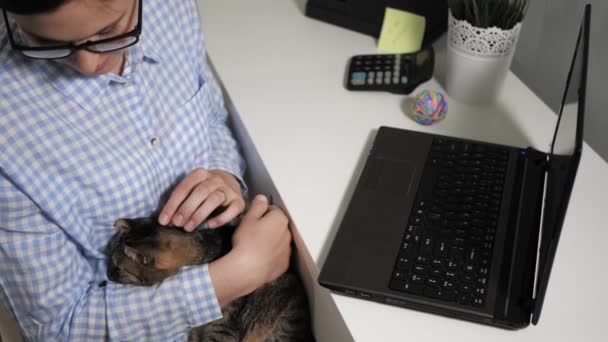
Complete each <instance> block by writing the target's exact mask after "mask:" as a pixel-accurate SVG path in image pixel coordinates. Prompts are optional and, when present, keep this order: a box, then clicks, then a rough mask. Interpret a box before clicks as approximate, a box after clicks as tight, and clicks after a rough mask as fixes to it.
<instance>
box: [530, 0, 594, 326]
mask: <svg viewBox="0 0 608 342" xmlns="http://www.w3.org/2000/svg"><path fill="white" fill-rule="evenodd" d="M590 15H591V7H590V6H589V5H587V6H586V7H585V17H584V21H583V25H582V27H581V30H580V33H579V37H578V40H577V43H576V50H575V53H574V58H573V60H572V64H571V68H570V72H569V74H568V81H567V83H566V90H565V92H564V97H563V100H562V106H561V110H560V114H559V117H558V123H557V127H556V130H555V135H554V137H553V144H552V146H551V153H550V156H549V168H548V172H547V183H546V195H545V207H544V212H543V223H542V234H541V240H540V249H539V257H538V274H537V282H536V299H535V307H534V311H533V317H532V323H533V324H536V323H538V320H539V318H540V311H541V309H542V304H543V301H544V297H545V293H546V290H547V284H548V282H549V275H550V273H551V267H552V264H553V260H554V258H555V252H556V249H557V243H558V240H559V236H560V233H561V230H562V224H563V222H564V218H565V216H566V209H567V206H568V201H569V199H570V193H571V192H572V186H573V184H574V179H575V177H576V171H577V169H578V164H579V161H580V157H581V152H582V145H583V115H584V111H585V87H586V81H587V59H588V50H589V22H590Z"/></svg>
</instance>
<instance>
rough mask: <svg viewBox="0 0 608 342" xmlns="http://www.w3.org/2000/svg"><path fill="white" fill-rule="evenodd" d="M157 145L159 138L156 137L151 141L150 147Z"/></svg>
mask: <svg viewBox="0 0 608 342" xmlns="http://www.w3.org/2000/svg"><path fill="white" fill-rule="evenodd" d="M157 143H158V138H156V137H155V138H152V139H150V145H152V146H156V144H157Z"/></svg>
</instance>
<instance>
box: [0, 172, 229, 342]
mask: <svg viewBox="0 0 608 342" xmlns="http://www.w3.org/2000/svg"><path fill="white" fill-rule="evenodd" d="M82 251H83V248H81V247H79V246H78V245H77V244H76V243H75V242H74V241H73V240H72V239H70V236H69V233H67V231H66V230H64V229H62V227H60V226H59V225H57V224H55V223H53V222H51V221H50V220H48V219H47V218H46V216H45V215H44V213H42V212H41V211H40V210H39V208H38V207H37V206H36V205H35V203H33V202H32V201H31V200H30V199H29V198H28V197H27V196H26V195H24V194H23V193H22V192H20V191H19V190H18V189H17V188H16V187H14V186H13V185H12V184H11V182H10V181H9V180H8V179H7V178H6V177H4V176H3V175H2V173H0V303H2V304H4V305H5V306H7V307H8V308H10V309H11V310H12V312H13V314H14V315H15V317H16V318H17V321H18V322H19V325H20V326H21V329H22V330H23V333H24V335H25V337H26V339H27V340H32V341H104V340H112V341H114V340H116V341H170V340H176V339H183V340H185V336H187V333H188V331H189V330H190V328H191V327H195V326H198V325H201V324H204V323H206V322H209V321H211V320H215V319H218V318H220V317H221V311H220V307H219V304H218V302H217V299H216V296H215V292H214V289H213V285H212V282H211V279H210V277H209V272H208V269H207V266H206V265H205V266H197V267H191V268H188V269H186V270H184V271H182V272H181V273H180V274H179V275H177V276H175V277H172V278H169V279H167V280H166V281H164V282H162V283H161V284H160V285H157V286H153V287H135V286H128V285H120V284H116V283H112V282H110V281H107V280H106V279H107V278H106V275H105V269H106V268H105V267H103V265H105V263H106V262H107V261H106V260H99V259H95V258H88V257H87V256H86V255H83V252H82ZM176 334H177V335H176ZM182 335H183V336H182Z"/></svg>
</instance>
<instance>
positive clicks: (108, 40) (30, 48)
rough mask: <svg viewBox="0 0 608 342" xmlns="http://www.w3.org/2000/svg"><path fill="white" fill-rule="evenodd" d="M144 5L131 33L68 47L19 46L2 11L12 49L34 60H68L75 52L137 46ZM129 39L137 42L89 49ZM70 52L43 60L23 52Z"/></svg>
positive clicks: (140, 1) (140, 8)
mask: <svg viewBox="0 0 608 342" xmlns="http://www.w3.org/2000/svg"><path fill="white" fill-rule="evenodd" d="M142 5H143V0H139V8H138V10H137V12H138V13H137V25H136V26H135V28H134V29H133V30H131V31H129V32H125V33H123V34H119V35H118V36H115V37H110V38H106V39H101V40H95V41H86V42H84V43H82V44H72V43H70V44H66V45H55V46H37V47H36V46H25V45H20V44H17V42H15V39H14V38H13V32H12V31H11V28H10V25H9V22H8V16H7V15H6V10H5V9H2V13H3V14H4V22H5V24H6V32H7V36H8V40H9V42H10V44H11V47H12V48H13V49H14V50H17V51H19V52H21V53H22V54H23V55H24V56H26V57H28V58H33V59H62V58H67V57H70V56H71V55H73V54H74V52H76V50H87V51H90V52H93V53H109V52H114V51H118V50H122V49H125V48H128V47H130V46H133V45H135V44H137V43H138V42H139V36H140V35H141V28H142V17H143V15H142V14H143V11H142V7H143V6H142ZM129 37H135V40H134V41H133V42H132V43H131V44H128V45H126V46H122V47H120V48H118V49H114V50H108V51H103V52H102V51H94V50H90V49H88V48H87V47H89V46H91V45H97V44H106V43H111V42H113V41H115V40H120V39H124V38H129ZM62 49H63V50H69V51H70V53H69V54H68V55H66V56H63V57H51V58H44V57H43V58H41V57H31V56H28V55H26V54H25V53H24V52H23V51H24V50H28V51H50V50H62Z"/></svg>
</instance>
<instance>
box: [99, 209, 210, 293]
mask: <svg viewBox="0 0 608 342" xmlns="http://www.w3.org/2000/svg"><path fill="white" fill-rule="evenodd" d="M114 225H115V226H116V227H117V228H118V231H117V232H116V234H115V235H114V236H113V237H112V239H111V240H110V243H109V245H108V253H109V257H110V262H109V265H108V278H109V279H110V280H112V281H114V282H118V283H126V284H132V285H144V286H149V285H153V284H157V283H159V282H160V281H162V280H163V279H166V278H168V277H170V276H172V275H175V274H177V272H178V271H179V268H180V267H182V266H186V265H193V264H197V263H199V261H200V259H201V255H200V254H201V236H200V234H196V233H189V232H186V231H184V230H183V229H182V228H177V227H168V226H162V225H160V224H159V223H158V221H157V220H156V219H155V218H136V219H120V220H118V221H116V223H115V224H114Z"/></svg>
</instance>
